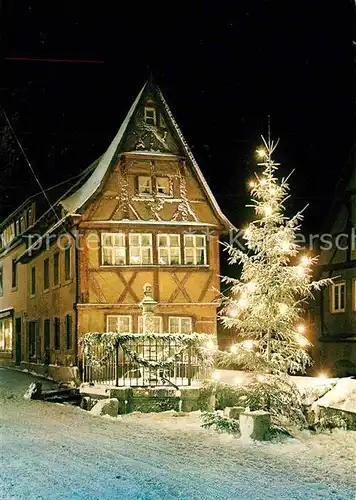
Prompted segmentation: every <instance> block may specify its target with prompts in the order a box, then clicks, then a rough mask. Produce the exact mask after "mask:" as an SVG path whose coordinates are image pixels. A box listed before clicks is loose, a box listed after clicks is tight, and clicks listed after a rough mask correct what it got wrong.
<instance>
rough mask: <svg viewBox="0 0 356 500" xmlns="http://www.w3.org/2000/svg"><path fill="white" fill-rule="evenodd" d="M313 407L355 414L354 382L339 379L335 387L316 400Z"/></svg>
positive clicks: (348, 379) (355, 393)
mask: <svg viewBox="0 0 356 500" xmlns="http://www.w3.org/2000/svg"><path fill="white" fill-rule="evenodd" d="M314 405H315V406H323V407H324V408H333V409H335V410H343V411H348V412H350V413H356V380H355V379H351V378H342V379H339V380H338V381H337V383H336V385H335V387H333V388H332V389H331V390H330V391H328V392H327V393H326V394H325V395H324V396H323V397H321V398H320V399H318V400H317V401H316V402H315V403H314Z"/></svg>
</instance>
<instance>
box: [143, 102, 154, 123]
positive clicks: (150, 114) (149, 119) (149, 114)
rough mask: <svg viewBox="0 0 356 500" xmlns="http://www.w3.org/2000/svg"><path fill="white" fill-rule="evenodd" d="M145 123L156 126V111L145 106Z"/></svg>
mask: <svg viewBox="0 0 356 500" xmlns="http://www.w3.org/2000/svg"><path fill="white" fill-rule="evenodd" d="M145 123H147V125H154V126H156V110H155V108H149V107H147V106H145Z"/></svg>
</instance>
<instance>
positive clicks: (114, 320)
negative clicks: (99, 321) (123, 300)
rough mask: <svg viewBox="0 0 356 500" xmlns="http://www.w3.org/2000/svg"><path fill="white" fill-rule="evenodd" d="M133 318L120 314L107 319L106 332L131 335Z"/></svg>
mask: <svg viewBox="0 0 356 500" xmlns="http://www.w3.org/2000/svg"><path fill="white" fill-rule="evenodd" d="M131 323H132V318H131V316H128V315H124V314H118V315H109V316H107V317H106V331H107V332H116V333H131V331H132V330H131Z"/></svg>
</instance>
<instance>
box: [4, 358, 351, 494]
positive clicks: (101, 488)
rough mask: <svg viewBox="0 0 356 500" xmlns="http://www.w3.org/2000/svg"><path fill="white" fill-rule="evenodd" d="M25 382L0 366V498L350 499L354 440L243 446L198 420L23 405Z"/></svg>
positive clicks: (305, 436) (343, 435) (306, 438)
mask: <svg viewBox="0 0 356 500" xmlns="http://www.w3.org/2000/svg"><path fill="white" fill-rule="evenodd" d="M33 380H34V377H32V376H31V375H29V374H24V373H21V372H16V371H14V370H9V369H5V368H0V404H1V406H0V498H1V499H2V500H10V499H16V500H22V499H24V500H32V499H36V500H37V499H44V500H49V499H50V500H55V499H61V500H64V499H98V500H101V499H128V500H131V499H142V500H143V499H147V500H148V499H150V500H154V499H202V500H210V499H212V500H215V499H216V500H219V499H223V500H229V499H243V500H249V499H252V500H258V499H261V500H262V499H263V500H266V499H274V500H280V499H282V500H283V499H288V500H291V499H303V500H305V499H330V500H331V499H333V500H334V499H338V500H343V499H345V500H346V499H347V500H351V499H354V498H355V494H354V492H355V490H354V488H353V487H354V484H352V482H353V481H354V472H355V469H354V466H355V462H354V459H355V455H354V451H355V444H356V440H355V435H356V433H355V432H351V431H349V432H344V431H337V432H336V433H334V434H333V435H327V434H325V435H323V436H318V437H315V436H310V435H309V433H301V436H300V439H299V440H297V439H288V440H287V441H285V442H283V443H278V444H272V443H258V444H245V445H243V444H242V443H240V442H239V440H238V439H236V438H233V437H231V436H229V435H226V434H217V433H216V432H214V431H211V430H205V429H202V428H201V427H200V421H199V416H198V415H197V414H194V415H191V416H182V417H177V416H173V415H172V413H165V414H157V415H153V414H151V415H150V416H148V415H142V414H133V415H131V416H129V415H128V416H124V417H122V418H119V419H110V418H105V417H94V416H92V415H91V414H89V413H88V412H85V411H84V410H81V409H79V408H77V407H73V406H67V405H60V404H53V403H45V402H42V401H25V400H24V399H23V394H24V392H25V391H26V389H27V387H28V386H29V384H30V382H32V381H33ZM51 385H52V384H51V383H50V382H45V388H48V387H50V386H51Z"/></svg>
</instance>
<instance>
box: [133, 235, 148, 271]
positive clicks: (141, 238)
mask: <svg viewBox="0 0 356 500" xmlns="http://www.w3.org/2000/svg"><path fill="white" fill-rule="evenodd" d="M129 238H130V264H131V265H149V264H152V234H146V233H142V234H141V233H135V234H130V237H129Z"/></svg>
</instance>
